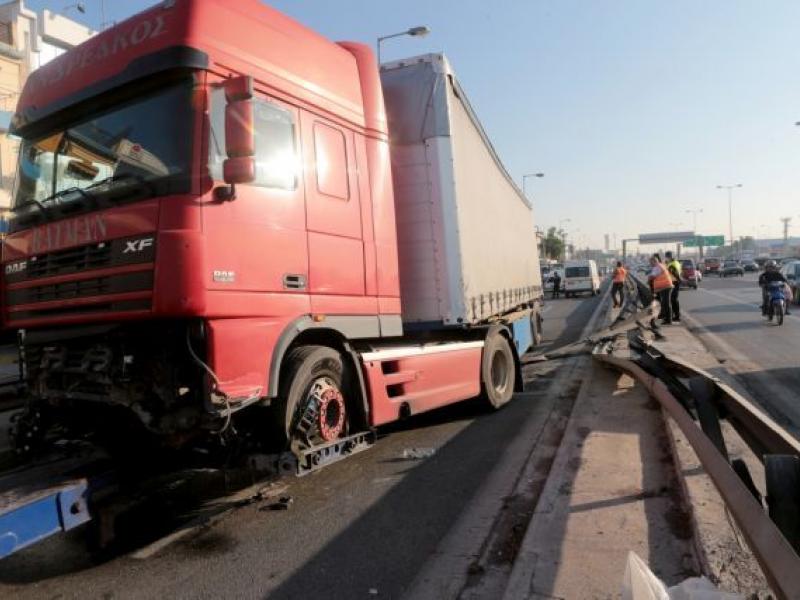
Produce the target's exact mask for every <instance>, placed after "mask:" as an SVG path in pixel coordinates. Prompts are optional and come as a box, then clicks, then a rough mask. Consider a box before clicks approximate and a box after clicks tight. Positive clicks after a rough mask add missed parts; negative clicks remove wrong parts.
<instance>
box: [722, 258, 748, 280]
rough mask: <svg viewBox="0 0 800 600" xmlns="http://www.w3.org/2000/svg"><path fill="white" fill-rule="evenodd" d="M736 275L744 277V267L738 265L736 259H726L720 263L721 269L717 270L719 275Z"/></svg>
mask: <svg viewBox="0 0 800 600" xmlns="http://www.w3.org/2000/svg"><path fill="white" fill-rule="evenodd" d="M736 275H738V276H739V277H744V267H743V266H742V265H740V264H739V262H738V261H735V260H726V261H725V263H724V264H723V265H722V269H721V270H720V271H719V276H720V277H728V276H733V277H735V276H736Z"/></svg>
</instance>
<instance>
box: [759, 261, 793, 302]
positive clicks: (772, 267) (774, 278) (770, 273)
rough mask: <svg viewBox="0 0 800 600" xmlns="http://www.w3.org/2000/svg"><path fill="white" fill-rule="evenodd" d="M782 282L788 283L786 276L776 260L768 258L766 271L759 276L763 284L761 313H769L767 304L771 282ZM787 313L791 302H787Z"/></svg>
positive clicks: (765, 266) (761, 284) (760, 282)
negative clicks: (779, 268)
mask: <svg viewBox="0 0 800 600" xmlns="http://www.w3.org/2000/svg"><path fill="white" fill-rule="evenodd" d="M778 281H780V282H782V283H784V284H788V283H789V282H788V281H786V277H784V276H783V274H782V273H781V272H780V271H779V270H778V263H776V262H775V261H774V260H768V261H767V263H766V264H765V265H764V272H763V273H762V274H761V275H759V277H758V285H760V286H761V314H762V315H766V314H767V306H768V305H769V292H768V291H767V288H768V287H769V284H770V283H774V282H778ZM786 314H787V315H788V314H789V303H788V302H787V303H786Z"/></svg>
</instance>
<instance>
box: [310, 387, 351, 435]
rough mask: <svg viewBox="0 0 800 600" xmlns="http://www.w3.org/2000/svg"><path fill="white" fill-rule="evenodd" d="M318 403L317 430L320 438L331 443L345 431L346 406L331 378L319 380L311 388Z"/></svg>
mask: <svg viewBox="0 0 800 600" xmlns="http://www.w3.org/2000/svg"><path fill="white" fill-rule="evenodd" d="M311 393H312V395H313V396H314V399H315V400H316V403H317V429H318V431H319V436H320V437H321V438H322V439H323V440H324V441H326V442H331V441H333V440H335V439H336V438H338V437H340V436H341V435H342V432H343V431H344V420H345V405H344V398H343V397H342V393H341V392H340V391H339V388H338V387H337V386H336V384H335V383H334V382H333V381H331V380H330V379H329V378H327V377H325V378H322V379H318V380H317V381H315V382H314V385H313V386H312V387H311Z"/></svg>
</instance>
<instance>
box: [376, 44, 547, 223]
mask: <svg viewBox="0 0 800 600" xmlns="http://www.w3.org/2000/svg"><path fill="white" fill-rule="evenodd" d="M380 69H381V81H382V82H383V85H384V94H385V96H386V97H387V101H388V98H389V96H390V94H391V92H392V89H391V88H392V87H393V83H394V81H393V80H396V79H401V78H402V79H403V81H402V85H403V86H404V87H406V88H407V89H406V93H405V94H404V98H403V100H404V101H409V102H418V103H419V106H415V107H413V109H411V110H408V111H404V116H405V117H408V118H409V119H413V120H414V122H404V123H402V124H398V125H399V126H398V127H396V128H393V129H391V131H390V136H391V140H392V142H393V143H404V142H410V141H419V140H418V139H407V138H405V137H404V136H412V137H415V138H419V137H421V138H422V139H427V138H430V137H435V136H437V135H450V122H449V118H448V115H447V114H440V109H441V108H442V107H443V106H446V104H444V103H439V102H435V101H431V97H432V96H434V95H435V94H438V93H443V92H444V91H445V90H444V89H443V88H442V87H440V86H439V85H438V84H439V81H440V80H442V79H444V80H446V81H447V82H449V84H450V86H451V87H452V90H453V92H454V94H455V96H456V97H457V98H458V99H459V100H460V101H461V104H462V105H463V106H464V109H465V110H466V111H467V114H468V115H469V118H470V120H471V121H472V123H473V124H474V125H475V128H476V129H477V130H478V132H479V133H480V135H481V137H482V138H483V143H484V144H485V145H486V148H487V149H488V151H489V153H490V154H491V156H492V159H493V160H494V162H495V164H496V165H497V167H498V169H500V171H501V172H502V173H503V175H504V176H505V178H506V179H507V180H508V182H509V183H510V184H511V186H512V187H513V188H514V190H515V191H516V193H517V196H519V199H520V200H521V201H522V202H523V203H524V204H525V205H526V206H528V207H529V208H532V205H531V203H530V202H529V201H528V199H527V198H526V197H525V195H524V194H523V193H522V190H521V189H520V188H519V186H518V185H517V183H516V181H514V178H513V177H511V175H510V174H509V172H508V170H507V169H506V167H505V165H504V164H503V161H502V160H501V159H500V155H499V154H498V153H497V150H496V149H495V147H494V144H492V140H491V139H490V138H489V136H488V134H487V133H486V130H485V129H484V127H483V124H482V123H481V121H480V119H479V118H478V115H477V114H476V112H475V110H474V109H473V108H472V104H470V101H469V98H468V97H467V94H466V92H465V91H464V88H463V87H461V84H460V83H459V81H458V78H457V77H456V74H455V71H454V70H453V67H452V65H451V64H450V61H449V60H448V59H447V56H445V54H444V53H442V52H438V53H429V54H420V55H418V56H411V57H408V58H403V59H400V60H395V61H391V62H386V63H383V64H381V66H380ZM420 69H425V70H428V72H429V73H428V74H427V75H422V76H420V74H419V73H413V71H419V70H420ZM404 72H408V73H409V74H410V76H409V77H404V76H403V75H404ZM415 85H416V86H417V89H413V87H414V86H415Z"/></svg>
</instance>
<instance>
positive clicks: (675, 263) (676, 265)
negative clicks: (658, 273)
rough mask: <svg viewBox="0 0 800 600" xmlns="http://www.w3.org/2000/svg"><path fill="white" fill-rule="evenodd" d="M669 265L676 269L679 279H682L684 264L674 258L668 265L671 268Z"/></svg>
mask: <svg viewBox="0 0 800 600" xmlns="http://www.w3.org/2000/svg"><path fill="white" fill-rule="evenodd" d="M669 267H672V268H674V269H675V271H676V272H677V273H678V279H677V281H680V280H681V273H682V270H683V266H682V265H681V263H680V262H678V261H677V260H675V259H674V258H673V259H672V262H670V263H669V264H668V265H667V268H669Z"/></svg>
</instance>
